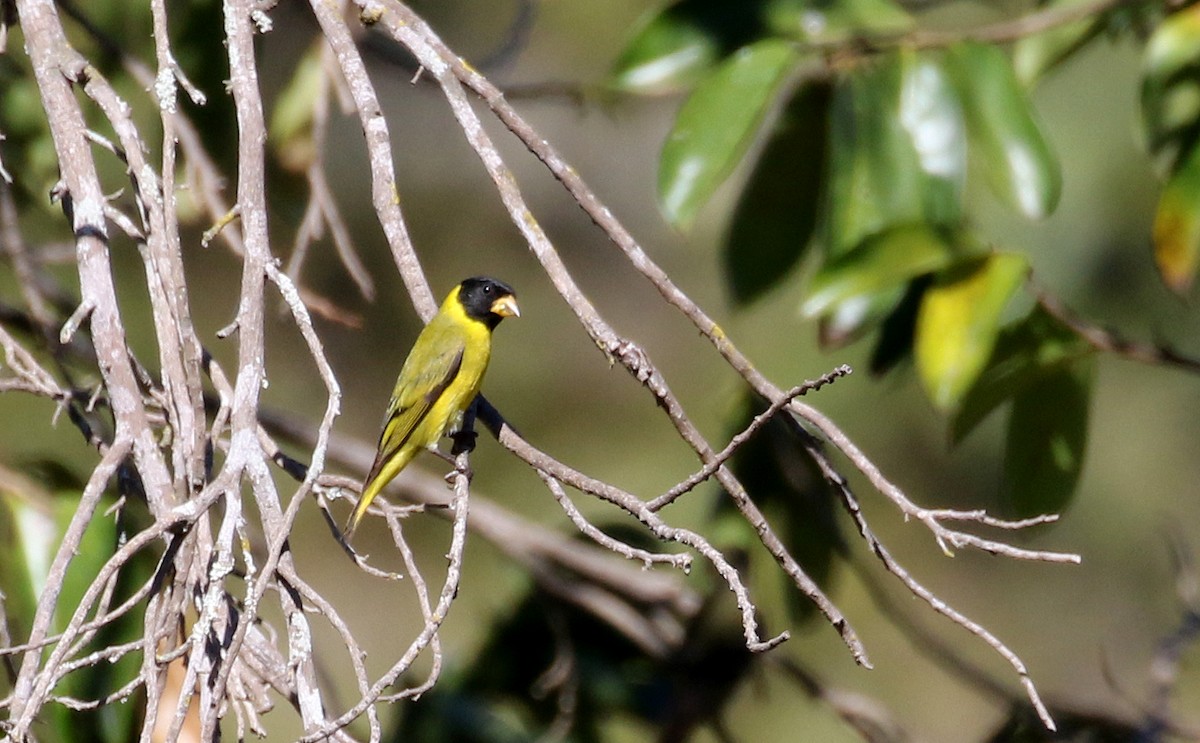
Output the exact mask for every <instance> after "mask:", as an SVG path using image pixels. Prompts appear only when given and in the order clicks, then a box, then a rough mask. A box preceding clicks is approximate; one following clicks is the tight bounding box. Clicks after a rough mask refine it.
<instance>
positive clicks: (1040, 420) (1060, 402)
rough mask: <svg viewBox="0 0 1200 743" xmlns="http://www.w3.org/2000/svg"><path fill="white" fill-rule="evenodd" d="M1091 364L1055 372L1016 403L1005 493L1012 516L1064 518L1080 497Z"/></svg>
mask: <svg viewBox="0 0 1200 743" xmlns="http://www.w3.org/2000/svg"><path fill="white" fill-rule="evenodd" d="M1091 377H1092V364H1091V363H1090V361H1081V362H1077V363H1075V364H1072V365H1070V366H1064V367H1061V368H1059V369H1056V370H1054V371H1053V372H1050V373H1048V374H1046V375H1044V376H1042V377H1040V378H1039V379H1038V380H1036V381H1035V382H1034V383H1033V384H1032V385H1030V386H1029V387H1027V388H1026V389H1024V390H1022V391H1021V393H1020V394H1019V395H1018V396H1017V397H1016V399H1015V400H1013V408H1012V414H1011V416H1010V418H1009V422H1008V436H1007V442H1006V445H1005V450H1004V494H1005V499H1006V501H1007V502H1008V504H1009V506H1010V508H1011V509H1012V512H1013V514H1014V515H1015V516H1016V517H1017V518H1027V517H1031V516H1037V515H1040V514H1044V513H1059V512H1061V511H1062V510H1063V509H1064V508H1065V507H1066V506H1067V504H1068V503H1070V500H1071V496H1072V495H1073V494H1074V492H1075V486H1076V485H1077V484H1078V482H1079V476H1080V474H1081V472H1082V470H1083V460H1084V453H1085V450H1086V448H1087V431H1088V409H1089V407H1090V397H1091Z"/></svg>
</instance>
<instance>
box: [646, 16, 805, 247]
mask: <svg viewBox="0 0 1200 743" xmlns="http://www.w3.org/2000/svg"><path fill="white" fill-rule="evenodd" d="M795 62H796V52H795V50H794V49H793V48H792V45H790V44H788V43H786V42H783V41H779V40H777V39H769V40H766V41H760V42H758V43H755V44H751V45H750V46H747V47H743V48H742V49H739V50H738V51H737V52H736V53H734V54H733V55H732V56H731V57H730V58H729V59H728V60H726V61H725V62H724V63H723V64H722V65H721V66H720V67H718V68H717V69H716V70H714V71H713V73H712V74H711V75H709V76H708V77H707V78H706V79H705V80H704V82H702V83H700V85H699V86H697V87H696V90H695V91H693V92H692V95H691V96H690V97H688V99H687V101H686V102H685V103H684V104H683V108H681V109H680V111H679V115H678V116H677V117H676V119H675V125H674V127H673V128H672V129H671V133H670V135H668V137H667V142H666V144H665V145H664V146H663V152H662V159H661V161H660V162H659V171H658V198H659V203H660V204H661V206H662V210H663V213H664V214H665V215H666V217H667V220H668V221H670V222H671V224H673V225H675V226H676V227H680V228H686V227H688V226H690V225H691V223H692V221H693V220H694V219H695V218H696V215H697V214H698V213H699V211H700V209H701V208H702V207H703V206H704V205H705V204H706V203H707V202H708V200H709V198H710V197H711V196H712V195H713V192H715V191H716V189H717V186H719V185H721V182H722V181H724V180H725V178H726V177H727V176H728V175H729V173H730V172H731V171H732V170H733V168H734V166H735V165H737V163H738V162H739V161H740V160H741V159H742V157H743V156H744V155H745V154H746V150H747V148H748V147H749V146H750V142H751V141H752V140H753V138H754V133H755V131H756V130H757V129H758V126H759V124H760V123H761V122H762V119H763V115H764V114H765V113H766V111H767V108H768V107H769V106H770V104H771V102H772V101H773V100H774V97H775V93H776V90H777V88H778V87H779V84H780V83H781V82H782V81H783V79H784V78H785V77H786V75H787V73H788V72H789V71H790V70H791V69H792V67H793V65H794V64H795Z"/></svg>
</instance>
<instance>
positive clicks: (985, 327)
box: [915, 253, 1029, 410]
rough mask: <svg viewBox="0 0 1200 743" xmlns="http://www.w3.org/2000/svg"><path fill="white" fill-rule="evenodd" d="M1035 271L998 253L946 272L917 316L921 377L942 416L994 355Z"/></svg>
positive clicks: (1022, 260)
mask: <svg viewBox="0 0 1200 743" xmlns="http://www.w3.org/2000/svg"><path fill="white" fill-rule="evenodd" d="M1028 269H1029V265H1028V263H1027V262H1026V261H1025V258H1024V257H1022V256H1020V255H1017V254H1014V253H996V254H993V255H990V256H987V257H986V258H982V259H979V260H974V261H971V262H969V263H967V264H964V265H961V266H956V267H954V268H951V269H950V270H949V271H947V272H945V273H944V274H943V275H942V276H940V277H939V278H938V280H937V281H935V282H934V284H933V286H931V287H930V288H929V289H928V290H927V291H926V292H925V297H924V299H923V300H922V302H921V309H920V312H919V313H918V315H917V325H916V343H915V350H916V361H917V373H918V376H919V377H920V379H921V382H922V384H924V386H925V392H926V394H927V395H929V399H930V400H931V401H932V402H933V404H934V405H935V406H936V407H938V408H939V409H941V410H951V409H953V408H955V407H956V406H957V405H958V403H959V402H960V401H961V400H962V397H963V395H964V394H966V392H967V390H968V389H970V387H971V385H972V384H974V383H975V380H976V379H977V378H978V377H979V374H980V372H982V371H983V369H984V367H985V366H986V365H987V362H988V359H989V358H990V357H991V355H992V349H993V348H994V346H995V344H996V337H997V335H998V334H999V332H1000V320H1001V316H1002V313H1003V312H1004V308H1005V307H1006V306H1007V305H1008V300H1009V299H1010V298H1011V297H1012V295H1013V293H1014V292H1015V291H1016V290H1017V288H1018V287H1019V286H1020V285H1021V282H1022V281H1023V280H1024V278H1025V275H1026V273H1027V272H1028Z"/></svg>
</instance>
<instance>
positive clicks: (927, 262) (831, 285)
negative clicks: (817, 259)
mask: <svg viewBox="0 0 1200 743" xmlns="http://www.w3.org/2000/svg"><path fill="white" fill-rule="evenodd" d="M971 251H972V247H971V246H969V245H968V244H967V243H965V241H962V240H957V239H955V236H949V237H948V236H946V235H943V234H942V233H940V232H938V231H935V230H932V229H930V228H929V227H927V226H925V225H923V224H915V225H904V226H901V227H895V228H893V229H890V230H887V231H885V232H882V233H880V234H878V235H873V236H871V237H869V238H867V239H866V240H863V241H862V243H861V244H860V245H859V246H858V247H856V248H854V249H853V250H851V251H850V252H848V253H845V254H844V255H841V256H838V257H836V258H834V259H833V260H831V261H829V262H827V263H826V264H825V265H823V266H821V268H820V269H819V270H818V271H817V273H816V275H814V276H813V278H812V281H811V283H810V284H809V290H808V298H807V299H805V300H804V303H803V304H802V305H801V307H800V311H801V312H802V313H803V314H804V315H805V316H807V317H815V316H817V315H822V314H825V313H826V312H828V311H829V310H830V309H832V308H833V307H835V306H837V305H842V304H845V303H847V302H851V301H860V302H861V301H865V300H867V299H868V298H870V297H872V296H874V295H877V294H880V293H883V292H893V293H897V294H896V296H895V299H896V300H897V301H898V300H899V298H900V295H901V294H903V289H904V285H905V284H907V283H908V281H909V280H910V279H914V278H916V277H917V276H920V275H922V274H927V273H931V272H933V271H938V270H940V269H942V268H945V267H946V266H949V265H950V264H951V263H953V262H954V261H955V260H956V259H958V258H959V257H962V256H963V255H969V254H970V253H971ZM893 304H894V302H893ZM888 311H890V309H889V310H888Z"/></svg>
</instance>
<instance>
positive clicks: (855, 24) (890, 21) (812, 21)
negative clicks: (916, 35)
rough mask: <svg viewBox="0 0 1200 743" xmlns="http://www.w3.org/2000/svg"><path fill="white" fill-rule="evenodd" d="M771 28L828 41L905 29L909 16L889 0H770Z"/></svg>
mask: <svg viewBox="0 0 1200 743" xmlns="http://www.w3.org/2000/svg"><path fill="white" fill-rule="evenodd" d="M766 18H767V25H768V26H769V27H770V28H771V30H772V31H774V32H776V33H778V34H781V35H785V36H791V37H794V38H796V39H799V40H801V41H806V42H831V41H837V40H842V39H847V38H852V37H859V36H864V35H868V34H887V33H899V32H901V31H907V30H909V29H911V28H912V27H913V18H912V16H910V15H909V14H908V12H906V11H905V10H904V8H903V7H901V6H900V5H899V4H897V3H895V2H892V0H771V2H769V3H768V4H767V10H766Z"/></svg>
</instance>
